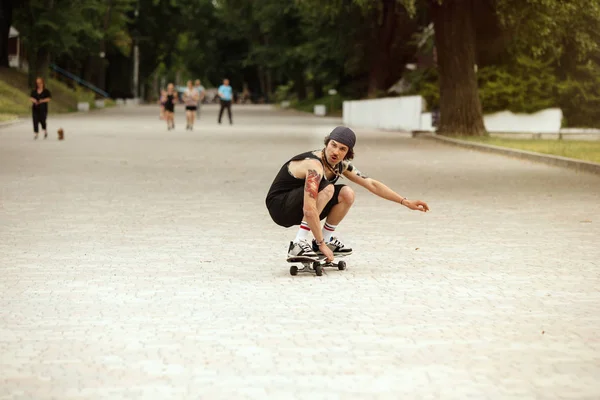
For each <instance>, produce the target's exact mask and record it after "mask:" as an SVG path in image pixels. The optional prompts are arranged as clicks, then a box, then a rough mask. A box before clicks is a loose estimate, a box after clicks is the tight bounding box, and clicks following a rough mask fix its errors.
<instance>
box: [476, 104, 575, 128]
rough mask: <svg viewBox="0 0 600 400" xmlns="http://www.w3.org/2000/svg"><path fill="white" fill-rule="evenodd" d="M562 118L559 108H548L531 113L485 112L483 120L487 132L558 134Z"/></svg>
mask: <svg viewBox="0 0 600 400" xmlns="http://www.w3.org/2000/svg"><path fill="white" fill-rule="evenodd" d="M562 118H563V113H562V110H561V109H560V108H548V109H546V110H541V111H538V112H536V113H533V114H514V113H512V112H510V111H501V112H497V113H494V114H487V115H485V116H484V118H483V120H484V123H485V127H486V129H487V131H488V132H505V133H509V132H528V133H556V134H558V133H559V132H560V127H561V124H562Z"/></svg>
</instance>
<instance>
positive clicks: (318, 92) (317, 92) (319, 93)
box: [312, 80, 324, 99]
mask: <svg viewBox="0 0 600 400" xmlns="http://www.w3.org/2000/svg"><path fill="white" fill-rule="evenodd" d="M312 86H313V93H314V94H313V97H314V98H315V99H320V98H321V97H323V96H324V92H323V83H321V82H319V81H317V80H313V84H312Z"/></svg>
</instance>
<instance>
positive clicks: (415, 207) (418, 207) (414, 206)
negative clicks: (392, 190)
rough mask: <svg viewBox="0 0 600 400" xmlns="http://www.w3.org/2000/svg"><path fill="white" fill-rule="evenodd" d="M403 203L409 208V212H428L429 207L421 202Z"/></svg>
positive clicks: (408, 201)
mask: <svg viewBox="0 0 600 400" xmlns="http://www.w3.org/2000/svg"><path fill="white" fill-rule="evenodd" d="M403 203H404V205H405V206H406V207H408V208H410V209H411V210H416V211H422V212H427V211H429V206H428V205H427V203H425V202H424V201H421V200H412V201H411V200H406V201H404V202H403Z"/></svg>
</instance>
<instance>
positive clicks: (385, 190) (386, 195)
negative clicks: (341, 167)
mask: <svg viewBox="0 0 600 400" xmlns="http://www.w3.org/2000/svg"><path fill="white" fill-rule="evenodd" d="M344 176H345V177H346V178H348V179H350V180H351V181H352V182H354V183H356V184H358V185H360V186H362V187H364V188H365V189H367V190H368V191H369V192H371V193H373V194H375V195H377V196H379V197H381V198H382V199H386V200H390V201H393V202H395V203H400V204H402V205H403V206H406V207H408V208H410V209H411V210H417V211H423V212H427V211H429V206H428V205H427V203H425V202H424V201H421V200H408V199H407V198H406V197H403V196H401V195H399V194H398V193H396V192H394V191H393V190H392V189H390V188H389V187H387V186H386V185H385V184H383V183H381V182H379V181H377V180H375V179H372V178H369V177H368V176H366V175H364V174H362V173H361V172H360V171H359V170H357V169H356V168H354V169H352V170H348V171H345V172H344Z"/></svg>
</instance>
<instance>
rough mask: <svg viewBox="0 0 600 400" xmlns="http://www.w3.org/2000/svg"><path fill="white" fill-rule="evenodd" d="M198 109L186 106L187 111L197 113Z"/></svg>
mask: <svg viewBox="0 0 600 400" xmlns="http://www.w3.org/2000/svg"><path fill="white" fill-rule="evenodd" d="M197 109H198V107H196V106H185V111H196V110H197Z"/></svg>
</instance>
